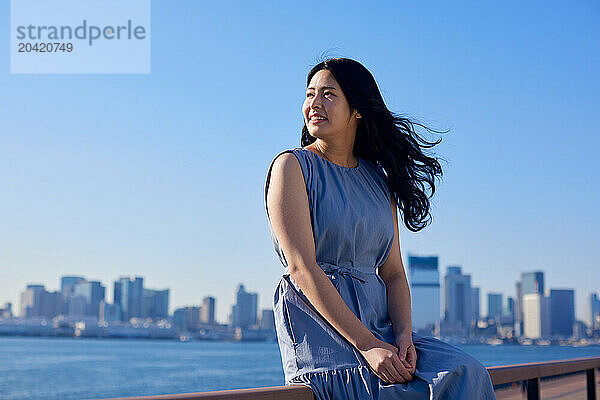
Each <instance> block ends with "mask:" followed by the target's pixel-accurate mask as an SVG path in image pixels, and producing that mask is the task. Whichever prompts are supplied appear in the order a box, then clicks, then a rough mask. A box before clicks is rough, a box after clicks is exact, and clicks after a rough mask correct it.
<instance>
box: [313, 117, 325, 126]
mask: <svg viewBox="0 0 600 400" xmlns="http://www.w3.org/2000/svg"><path fill="white" fill-rule="evenodd" d="M309 122H310V123H311V124H313V125H318V124H320V123H323V122H327V120H326V119H315V118H311V119H310V121H309Z"/></svg>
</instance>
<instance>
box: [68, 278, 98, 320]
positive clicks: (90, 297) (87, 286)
mask: <svg viewBox="0 0 600 400" xmlns="http://www.w3.org/2000/svg"><path fill="white" fill-rule="evenodd" d="M105 293H106V288H105V287H104V286H103V285H102V283H100V282H98V281H86V280H84V281H81V282H78V283H76V284H75V285H74V286H73V293H72V295H71V296H74V297H77V296H79V297H83V298H84V299H85V307H84V308H85V309H84V313H83V315H89V316H94V317H96V318H98V316H99V315H100V302H102V301H104V296H105ZM69 315H73V314H71V311H70V309H69Z"/></svg>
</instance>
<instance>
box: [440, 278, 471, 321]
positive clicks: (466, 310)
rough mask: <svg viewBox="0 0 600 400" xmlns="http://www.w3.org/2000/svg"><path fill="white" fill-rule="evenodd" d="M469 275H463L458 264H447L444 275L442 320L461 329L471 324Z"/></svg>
mask: <svg viewBox="0 0 600 400" xmlns="http://www.w3.org/2000/svg"><path fill="white" fill-rule="evenodd" d="M472 296H473V294H472V292H471V275H463V273H462V271H461V268H460V267H458V266H449V267H448V272H447V273H446V276H445V277H444V320H445V321H446V322H449V323H453V324H458V326H461V327H462V329H468V328H469V327H470V326H471V321H472V318H473V309H472V307H471V298H472Z"/></svg>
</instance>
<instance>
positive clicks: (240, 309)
mask: <svg viewBox="0 0 600 400" xmlns="http://www.w3.org/2000/svg"><path fill="white" fill-rule="evenodd" d="M257 312H258V294H257V293H248V292H246V290H245V288H244V285H242V284H240V285H238V287H237V290H236V293H235V304H234V305H233V308H232V324H231V325H232V326H233V327H234V328H235V327H240V328H249V327H251V326H253V325H255V324H256V323H257Z"/></svg>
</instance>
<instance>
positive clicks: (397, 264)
mask: <svg viewBox="0 0 600 400" xmlns="http://www.w3.org/2000/svg"><path fill="white" fill-rule="evenodd" d="M391 207H392V213H393V218H394V240H393V242H392V248H391V250H390V254H389V255H388V258H387V260H386V261H385V263H384V264H383V265H382V266H381V267H379V275H380V276H381V278H382V279H383V281H384V282H385V286H386V291H387V298H388V299H387V302H388V313H389V315H390V321H391V322H392V328H393V330H394V338H395V342H396V345H397V346H398V347H399V348H400V358H401V359H403V358H405V357H406V360H407V361H408V362H409V364H410V365H411V373H412V372H414V368H415V367H416V351H415V349H414V346H413V343H412V321H411V309H410V301H411V300H410V287H409V286H408V281H407V280H406V272H405V270H404V264H403V263H402V256H401V254H400V239H399V233H398V212H397V208H396V202H395V200H394V198H393V197H392V200H391ZM411 347H412V348H411Z"/></svg>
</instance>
